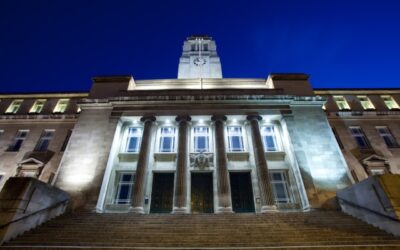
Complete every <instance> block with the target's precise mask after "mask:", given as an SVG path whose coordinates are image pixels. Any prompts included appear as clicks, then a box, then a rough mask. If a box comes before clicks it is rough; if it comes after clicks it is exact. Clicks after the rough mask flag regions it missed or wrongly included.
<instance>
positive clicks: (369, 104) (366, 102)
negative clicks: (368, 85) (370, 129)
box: [357, 95, 375, 110]
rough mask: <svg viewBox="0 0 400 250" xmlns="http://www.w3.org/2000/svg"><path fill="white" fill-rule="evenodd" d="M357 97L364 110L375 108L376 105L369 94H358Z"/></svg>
mask: <svg viewBox="0 0 400 250" xmlns="http://www.w3.org/2000/svg"><path fill="white" fill-rule="evenodd" d="M357 99H358V101H359V102H360V104H361V106H362V108H363V109H364V110H375V105H374V104H373V103H372V101H371V99H370V98H369V97H368V96H366V95H358V96H357ZM362 99H364V100H362Z"/></svg>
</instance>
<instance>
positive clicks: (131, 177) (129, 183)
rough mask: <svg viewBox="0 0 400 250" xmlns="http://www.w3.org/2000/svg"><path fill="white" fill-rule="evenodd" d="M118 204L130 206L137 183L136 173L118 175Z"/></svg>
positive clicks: (116, 201)
mask: <svg viewBox="0 0 400 250" xmlns="http://www.w3.org/2000/svg"><path fill="white" fill-rule="evenodd" d="M117 178H118V181H117V192H116V194H115V203H116V204H129V203H130V202H131V197H132V188H133V184H134V181H135V174H134V173H126V172H125V173H117Z"/></svg>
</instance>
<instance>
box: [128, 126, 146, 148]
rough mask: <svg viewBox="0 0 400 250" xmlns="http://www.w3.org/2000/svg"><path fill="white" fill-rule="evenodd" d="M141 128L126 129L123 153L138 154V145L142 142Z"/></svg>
mask: <svg viewBox="0 0 400 250" xmlns="http://www.w3.org/2000/svg"><path fill="white" fill-rule="evenodd" d="M142 133H143V130H142V128H133V127H132V128H128V135H127V138H126V145H125V152H129V153H138V152H139V149H140V143H141V141H142Z"/></svg>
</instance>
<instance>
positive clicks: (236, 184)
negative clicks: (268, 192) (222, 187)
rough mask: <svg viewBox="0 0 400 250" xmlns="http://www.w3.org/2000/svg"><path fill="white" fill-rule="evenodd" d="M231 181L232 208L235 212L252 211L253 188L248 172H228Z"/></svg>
mask: <svg viewBox="0 0 400 250" xmlns="http://www.w3.org/2000/svg"><path fill="white" fill-rule="evenodd" d="M229 176H230V181H231V194H232V208H233V211H234V212H236V213H252V212H254V201H253V189H252V185H251V177H250V173H249V172H246V173H235V172H232V173H229Z"/></svg>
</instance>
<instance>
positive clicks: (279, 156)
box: [265, 151, 286, 161]
mask: <svg viewBox="0 0 400 250" xmlns="http://www.w3.org/2000/svg"><path fill="white" fill-rule="evenodd" d="M285 155H286V153H285V152H283V151H270V152H265V158H266V160H267V161H284V160H285Z"/></svg>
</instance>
